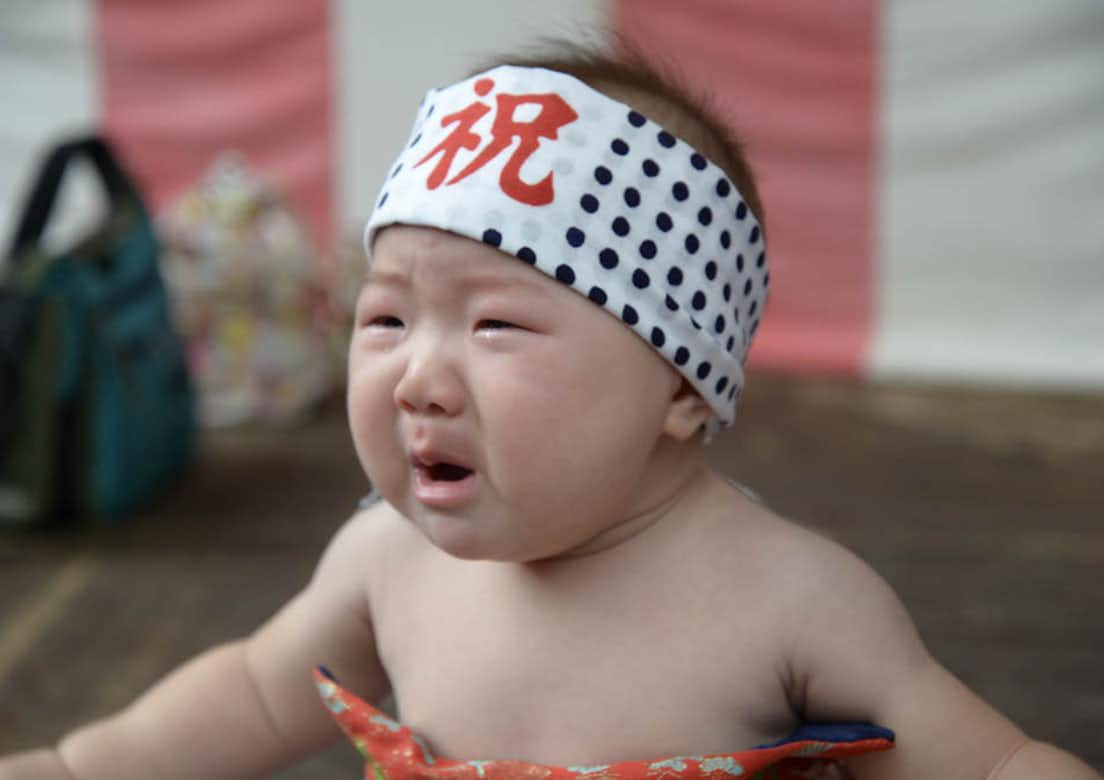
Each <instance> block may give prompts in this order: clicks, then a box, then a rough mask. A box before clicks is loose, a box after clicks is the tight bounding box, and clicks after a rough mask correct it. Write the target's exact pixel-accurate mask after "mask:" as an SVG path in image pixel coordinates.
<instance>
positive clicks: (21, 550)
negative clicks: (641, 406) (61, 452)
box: [0, 377, 1104, 780]
mask: <svg viewBox="0 0 1104 780" xmlns="http://www.w3.org/2000/svg"><path fill="white" fill-rule="evenodd" d="M712 457H713V458H714V460H715V463H716V465H717V466H718V467H720V468H721V469H723V470H724V471H725V472H727V473H729V474H731V475H733V476H735V477H736V478H737V479H739V480H741V481H743V482H744V483H745V484H747V485H749V486H751V487H752V488H753V489H754V490H756V491H757V492H759V493H760V494H761V495H762V496H763V497H764V498H765V499H766V500H767V501H768V502H769V503H770V504H772V505H773V506H774V507H775V508H776V509H777V510H778V511H780V512H782V513H784V514H786V515H788V516H790V517H793V518H795V519H797V520H800V521H802V522H806V523H809V524H813V525H816V526H818V527H820V528H822V529H823V530H824V531H825V532H827V533H828V534H830V535H832V536H834V537H835V538H837V539H838V540H840V541H841V542H843V543H844V544H846V545H848V546H849V547H851V548H852V549H854V550H855V551H857V552H858V553H859V554H860V555H862V556H863V557H864V558H865V559H867V560H868V561H869V562H870V563H871V564H872V565H873V566H874V567H875V568H876V569H877V570H878V571H879V572H881V573H882V574H883V575H884V576H885V577H886V578H887V579H888V580H889V581H890V583H891V584H892V585H893V586H894V587H895V588H896V589H897V591H898V592H899V593H900V594H901V596H902V598H903V599H904V601H905V603H906V604H907V605H908V607H909V609H910V610H911V611H912V614H913V616H914V618H915V620H916V622H917V624H918V625H919V627H920V630H921V633H922V634H923V635H924V636H925V638H926V640H927V642H928V645H929V647H930V648H931V650H932V652H933V653H934V654H935V655H936V656H937V657H938V658H939V659H940V660H941V661H942V662H943V663H944V664H945V665H947V666H948V667H949V668H950V669H951V670H952V671H954V672H955V673H956V674H958V675H959V676H960V677H961V678H963V679H964V680H965V681H966V682H967V683H968V684H969V685H970V686H972V687H973V688H974V689H975V690H977V691H979V692H980V693H981V694H982V695H983V696H984V697H985V698H987V699H988V700H989V701H990V702H992V703H993V704H994V705H996V706H997V707H999V708H1000V709H1001V710H1003V711H1004V712H1006V713H1007V714H1009V715H1010V716H1011V717H1012V718H1013V719H1014V720H1016V721H1017V722H1018V723H1020V724H1021V725H1022V726H1023V727H1024V728H1025V729H1027V730H1028V731H1029V733H1031V734H1032V735H1034V736H1036V737H1038V738H1041V739H1045V740H1049V741H1053V742H1055V743H1057V744H1059V745H1062V746H1064V747H1066V748H1067V749H1070V750H1072V751H1074V752H1076V753H1078V754H1080V755H1081V756H1083V757H1084V758H1086V759H1087V760H1088V761H1089V762H1090V763H1092V764H1093V765H1094V766H1096V767H1097V768H1098V769H1104V522H1102V520H1104V401H1102V400H1100V399H1097V400H1091V399H1076V398H1055V397H1053V396H1046V397H1041V396H1032V395H1013V394H1008V393H999V394H998V393H985V392H977V391H974V392H966V391H948V390H942V391H934V390H922V389H907V388H900V387H872V386H856V385H850V384H845V383H840V382H835V381H827V380H818V381H808V380H803V381H797V380H792V379H784V378H764V377H753V381H752V383H751V384H750V386H749V388H748V392H747V394H746V396H745V400H744V403H743V406H742V408H741V411H740V418H739V421H738V423H737V425H736V428H735V430H734V431H732V432H729V433H727V434H725V435H724V437H723V438H722V440H721V441H719V442H718V443H717V444H716V445H715V446H714V448H713V451H712ZM365 491H366V484H365V480H364V477H363V476H362V475H361V474H360V472H359V470H358V468H357V466H356V464H355V461H354V458H353V455H352V450H351V446H350V444H349V441H348V436H347V434H346V432H345V427H344V423H343V420H342V416H341V408H340V404H334V405H332V406H331V407H329V408H328V409H327V410H326V411H325V412H324V413H323V414H322V415H321V416H319V417H318V418H317V419H315V420H313V421H311V422H310V423H309V424H305V425H301V426H298V427H295V428H292V429H287V430H253V431H238V432H234V433H225V432H224V433H218V434H212V435H208V436H207V437H206V438H205V441H204V443H203V447H202V457H201V458H200V459H199V461H198V463H197V464H196V466H195V468H194V469H193V470H192V472H191V473H190V474H189V475H188V476H187V478H186V479H185V480H184V481H183V482H182V483H181V484H180V485H179V486H178V487H177V488H176V489H175V490H174V491H173V492H172V493H171V494H170V495H169V496H168V497H167V498H166V499H165V500H164V501H162V502H161V503H159V504H158V506H156V507H155V508H154V509H152V510H151V511H149V512H148V513H146V514H145V515H144V516H142V517H139V518H137V519H136V520H135V521H133V522H132V523H130V524H128V525H126V526H124V527H120V528H114V529H96V530H86V531H81V532H78V531H68V532H64V533H54V534H49V535H36V536H15V535H7V536H4V535H0V753H3V752H7V751H10V750H14V749H18V748H23V747H29V746H32V745H35V744H39V743H43V742H47V741H52V740H55V739H56V738H57V737H58V736H59V735H60V734H61V733H62V732H63V731H65V730H66V729H68V728H71V727H72V726H74V725H76V724H77V723H79V722H82V721H85V720H87V719H89V718H92V717H95V716H97V715H102V714H104V713H106V712H109V711H111V710H113V709H115V708H117V707H120V706H122V705H123V704H125V703H126V702H127V701H128V700H130V699H131V698H132V697H133V696H134V695H135V694H137V693H138V692H139V691H141V690H143V689H144V688H145V687H146V686H147V685H148V684H149V683H151V682H152V681H153V680H155V679H156V678H158V677H159V676H160V675H162V674H163V673H164V672H166V671H167V670H168V669H170V668H172V667H173V666H174V665H175V664H177V663H179V662H180V661H182V660H183V659H185V658H187V657H189V656H190V655H192V654H194V653H195V652H197V651H199V650H201V649H203V648H205V647H208V646H210V645H211V644H212V643H215V642H218V641H220V640H223V639H226V638H229V637H234V636H237V635H240V634H242V633H244V632H247V631H248V630H249V629H250V628H251V627H252V626H254V625H255V624H257V623H258V622H259V621H261V620H263V619H264V618H265V617H266V616H267V615H268V614H269V613H270V612H271V611H272V610H273V609H274V608H276V607H277V606H278V605H279V604H280V603H282V602H283V601H284V600H285V599H286V598H287V597H288V596H289V595H290V594H292V593H293V592H294V591H295V590H296V589H298V588H299V587H300V586H301V585H302V584H303V582H304V581H305V579H306V577H307V576H308V575H309V573H310V571H311V569H312V566H313V564H314V561H315V559H316V557H317V555H318V554H319V552H320V550H321V547H322V545H323V544H324V543H325V541H326V540H327V538H328V537H329V535H330V534H331V533H332V532H333V531H334V529H335V528H336V527H337V526H338V525H339V524H340V523H341V522H342V521H343V519H344V518H345V517H346V516H347V515H348V514H349V512H350V510H351V509H352V507H353V506H354V505H355V502H356V500H357V498H358V497H359V496H360V495H362V494H363V493H364V492H365ZM889 725H892V724H889ZM359 771H360V770H359V762H358V760H357V758H356V756H355V753H354V752H353V751H352V750H351V749H350V748H346V747H344V746H342V747H339V748H336V749H335V750H333V751H330V752H329V753H326V754H324V755H322V756H320V757H319V758H317V759H315V760H314V761H312V762H310V763H308V764H306V765H304V766H301V767H298V768H296V769H294V770H290V771H288V772H286V773H284V774H282V775H281V776H280V777H281V778H284V779H285V780H293V779H294V780H298V779H299V778H310V777H319V778H321V777H349V778H352V777H357V776H358V775H359Z"/></svg>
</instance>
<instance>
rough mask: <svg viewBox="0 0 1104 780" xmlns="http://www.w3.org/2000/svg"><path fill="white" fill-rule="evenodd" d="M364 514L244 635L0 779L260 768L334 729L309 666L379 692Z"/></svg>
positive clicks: (223, 773)
mask: <svg viewBox="0 0 1104 780" xmlns="http://www.w3.org/2000/svg"><path fill="white" fill-rule="evenodd" d="M372 514H373V513H372V510H369V511H366V512H362V513H361V514H360V515H358V516H357V517H356V518H354V519H353V520H352V521H350V522H349V523H347V524H346V525H345V526H344V527H343V528H342V529H341V531H339V532H338V534H337V535H336V536H335V538H334V540H333V541H332V542H331V543H330V546H329V548H328V549H327V550H326V553H325V554H324V555H323V557H322V560H321V562H320V564H319V566H318V568H317V570H316V572H315V575H314V577H313V578H312V580H311V582H310V584H309V585H308V586H307V587H306V588H305V589H304V590H303V591H302V592H301V593H299V595H297V596H296V597H295V598H294V599H292V600H291V601H290V602H289V603H288V604H287V605H285V606H284V608H283V609H281V610H280V612H278V613H277V614H276V615H275V616H274V617H273V618H272V619H271V620H269V621H268V622H267V623H265V624H264V625H263V626H261V627H260V628H259V629H258V630H257V631H256V632H254V633H253V634H252V635H251V636H249V637H248V638H246V639H243V640H240V641H235V642H230V643H228V644H225V645H222V646H220V647H218V648H215V649H214V650H211V651H209V652H207V653H205V654H203V655H201V656H199V657H198V658H196V659H194V660H192V661H190V662H188V663H187V664H185V665H184V666H182V667H181V668H179V669H177V670H176V671H174V672H173V673H171V674H170V675H169V676H167V677H166V678H165V679H164V680H162V681H161V682H159V683H158V684H157V685H155V686H154V687H153V688H152V689H150V691H148V692H147V693H146V694H145V695H144V696H142V697H141V698H139V699H138V700H137V701H136V702H135V703H134V704H132V705H131V706H130V707H128V708H127V709H125V710H123V711H122V712H120V713H118V714H116V715H114V716H112V717H109V718H107V719H105V720H103V721H100V722H98V723H94V724H91V725H89V726H86V727H84V728H82V729H79V730H78V731H76V732H74V733H73V734H70V735H69V736H67V737H65V738H64V739H63V740H62V741H61V742H60V744H59V745H58V747H57V748H56V749H54V750H40V751H36V752H34V753H26V754H22V755H18V756H13V757H11V758H9V759H7V760H0V780H15V779H16V778H27V779H28V780H30V778H38V777H41V778H51V777H56V778H77V780H93V778H101V777H103V778H113V779H114V778H118V779H119V780H123V779H124V778H132V777H133V778H142V779H143V780H148V778H151V777H157V778H173V777H203V778H221V777H249V776H263V775H266V774H268V773H271V772H272V771H274V770H276V769H277V768H279V767H281V766H285V765H287V764H289V763H291V762H293V761H295V760H297V759H299V758H302V757H303V756H305V755H307V754H309V753H310V752H312V751H314V750H317V749H320V748H321V747H323V746H324V745H325V744H327V743H328V742H330V741H331V740H333V739H334V738H336V737H337V736H338V733H339V732H338V731H337V729H336V727H335V726H334V725H333V724H332V721H331V719H330V717H329V715H328V713H327V712H326V710H325V708H324V707H323V706H322V704H321V703H320V701H319V699H318V695H317V693H316V691H315V688H314V683H313V680H312V677H311V670H312V668H313V667H314V665H316V664H327V665H330V666H332V667H334V668H335V669H336V670H338V671H339V673H340V674H341V675H342V678H343V681H344V682H347V683H348V684H349V685H350V686H351V687H353V688H354V689H356V690H358V691H361V692H363V693H364V694H365V695H366V696H369V697H379V696H381V695H382V694H383V693H385V692H386V689H387V681H386V677H385V675H384V672H383V670H382V668H381V667H380V664H379V662H378V660H377V658H376V654H375V649H374V641H373V636H372V631H371V623H370V621H369V616H368V605H367V598H366V587H367V579H366V577H365V570H366V563H370V561H371V558H372V557H373V556H372V554H371V553H372V552H373V549H372V548H373V538H374V536H375V534H376V532H375V529H374V527H373V526H374V524H373V523H372V519H373V518H372ZM229 597H232V595H231V596H229Z"/></svg>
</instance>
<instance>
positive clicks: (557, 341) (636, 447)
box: [348, 226, 680, 561]
mask: <svg viewBox="0 0 1104 780" xmlns="http://www.w3.org/2000/svg"><path fill="white" fill-rule="evenodd" d="M373 254H374V258H373V263H372V266H371V269H370V270H369V272H368V274H367V278H366V282H365V285H364V288H363V290H362V291H361V295H360V298H359V301H358V304H357V314H356V324H355V329H354V332H353V336H352V341H351V344H350V352H349V388H348V393H349V397H348V404H349V419H350V426H351V428H352V433H353V439H354V442H355V445H356V449H357V454H358V456H359V457H360V461H361V463H362V465H363V466H364V469H365V471H366V472H367V474H368V476H369V478H370V479H371V480H372V483H373V485H374V486H375V487H376V489H377V490H379V491H380V493H381V494H382V495H383V496H384V498H386V499H387V500H388V501H389V502H390V503H391V504H392V505H394V506H395V507H396V508H397V509H398V510H399V511H400V512H402V513H403V514H404V515H405V516H406V517H407V518H409V519H410V520H411V521H412V522H413V523H414V524H415V525H416V526H417V527H418V528H419V529H420V530H421V531H422V532H423V533H424V534H425V535H426V536H427V538H429V539H430V540H431V541H432V542H433V543H434V544H435V545H437V546H438V547H440V548H441V549H443V550H444V551H446V552H448V553H450V554H452V555H455V556H458V557H463V558H472V559H493V560H507V561H532V560H538V559H542V558H548V557H553V556H557V555H563V554H569V553H571V552H574V551H577V550H579V549H580V548H585V547H586V545H587V544H588V543H589V542H591V541H592V540H593V539H595V537H598V536H599V535H601V534H602V533H603V532H606V531H608V530H609V529H610V528H612V527H613V526H615V525H617V524H619V523H621V522H622V521H624V520H625V519H626V518H628V517H631V516H633V514H634V513H637V512H639V511H641V510H642V509H643V508H644V507H645V506H647V502H648V501H651V500H654V497H651V496H647V495H646V494H647V492H648V482H649V480H648V478H647V473H648V472H647V468H648V466H649V460H650V456H651V454H652V452H653V449H654V447H655V445H656V442H657V440H658V439H659V438H660V436H661V435H662V431H663V427H664V422H665V419H666V417H667V413H668V408H669V404H670V402H671V399H672V397H673V396H674V395H675V393H676V390H677V389H678V387H679V385H680V379H679V375H678V374H677V373H676V372H675V371H674V369H673V368H671V367H670V366H669V365H668V364H667V363H666V362H665V361H663V359H662V358H661V357H660V356H659V355H657V354H656V353H655V352H654V351H653V350H652V349H651V348H650V347H649V346H648V345H646V344H644V342H643V341H642V340H641V339H639V338H638V337H637V336H636V335H634V334H633V333H632V332H631V331H629V330H628V328H626V327H625V326H623V325H622V324H620V323H619V322H618V321H617V320H615V319H614V318H613V317H612V316H611V315H609V314H607V313H606V312H605V311H604V310H603V309H601V308H599V307H598V306H596V305H595V304H593V303H591V302H590V301H588V300H586V299H585V298H583V297H582V296H581V295H579V294H578V293H576V292H574V291H573V290H570V289H568V288H567V287H566V286H564V285H562V284H561V283H559V282H557V281H555V280H553V279H550V278H549V277H547V276H545V275H544V274H543V273H541V272H540V271H538V270H536V269H534V268H532V267H530V266H528V265H526V264H525V263H524V262H522V261H520V260H517V259H515V258H513V257H510V256H508V255H506V254H504V253H502V252H500V251H498V250H496V249H493V248H491V247H489V246H486V245H484V244H481V243H478V242H476V241H472V240H470V239H467V238H462V237H459V236H456V235H454V234H450V233H446V232H442V231H439V230H434V229H430V228H419V227H408V226H396V227H391V228H388V229H386V230H385V231H383V232H382V233H381V234H380V236H379V237H378V238H377V240H376V242H375V247H374V253H373Z"/></svg>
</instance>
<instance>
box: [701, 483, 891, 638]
mask: <svg viewBox="0 0 1104 780" xmlns="http://www.w3.org/2000/svg"><path fill="white" fill-rule="evenodd" d="M729 489H730V491H731V492H730V493H729V494H728V499H729V500H728V501H727V502H726V504H727V505H726V508H725V509H723V510H722V511H720V512H719V513H718V514H717V516H716V517H715V519H714V522H713V526H714V527H713V533H712V534H711V535H710V536H711V537H712V539H711V543H710V545H709V546H708V550H709V552H708V553H707V554H709V555H714V556H718V555H726V556H729V557H730V558H731V559H732V560H734V561H737V562H738V564H739V572H734V573H733V575H732V576H733V577H735V578H738V581H739V582H740V583H741V584H742V585H743V586H744V587H747V586H748V584H749V583H751V582H754V583H759V585H757V586H755V588H754V590H755V592H756V593H757V594H759V595H763V594H769V599H767V601H768V603H769V605H770V606H769V610H770V611H771V613H772V614H773V615H774V616H775V617H776V618H777V619H780V620H784V621H788V624H790V625H792V631H791V633H792V634H799V633H802V632H803V629H802V626H803V625H804V626H807V625H812V624H819V623H822V622H824V618H825V616H829V617H831V616H834V615H837V614H843V613H849V614H854V611H855V610H856V609H861V610H863V612H864V613H865V615H867V616H868V617H869V619H871V620H894V621H898V620H907V616H905V614H904V610H903V608H902V607H901V605H900V601H899V600H898V598H897V596H896V594H894V592H893V590H892V589H891V588H890V587H889V585H888V584H887V583H886V582H885V580H884V579H883V578H882V577H881V576H880V575H879V574H878V573H877V572H876V571H874V569H873V568H872V567H871V566H870V565H869V564H867V563H866V562H865V561H863V560H862V559H861V558H859V556H858V555H856V554H855V553H853V552H852V551H851V550H849V549H847V548H846V547H844V546H843V545H841V544H840V543H838V542H836V541H835V540H834V539H832V538H830V537H829V536H828V533H827V532H826V531H824V530H821V529H818V528H814V527H810V526H807V525H803V524H800V523H797V522H795V521H793V520H791V519H788V518H786V517H783V516H781V515H779V514H778V513H776V512H774V511H773V510H771V509H770V508H769V507H768V506H766V505H765V504H763V503H762V502H760V501H757V500H754V499H752V498H749V497H748V496H747V495H746V494H744V493H742V492H739V491H738V490H737V489H736V488H729ZM764 609H768V608H767V607H764ZM779 612H781V614H779Z"/></svg>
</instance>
